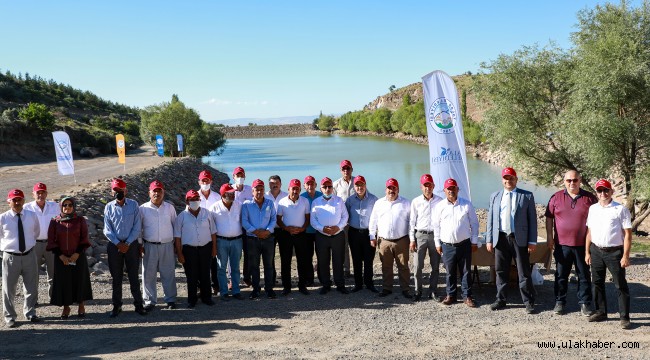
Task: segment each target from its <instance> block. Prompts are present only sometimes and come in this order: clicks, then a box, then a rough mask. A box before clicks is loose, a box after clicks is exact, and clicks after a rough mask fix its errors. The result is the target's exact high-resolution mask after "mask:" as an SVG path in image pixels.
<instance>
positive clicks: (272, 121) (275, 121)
mask: <svg viewBox="0 0 650 360" xmlns="http://www.w3.org/2000/svg"><path fill="white" fill-rule="evenodd" d="M316 118H318V115H308V116H285V117H278V118H239V119H226V120H211V121H209V122H211V123H215V124H223V125H225V126H246V125H248V124H249V123H253V124H257V125H287V124H307V123H308V124H311V123H312V121H314V119H316Z"/></svg>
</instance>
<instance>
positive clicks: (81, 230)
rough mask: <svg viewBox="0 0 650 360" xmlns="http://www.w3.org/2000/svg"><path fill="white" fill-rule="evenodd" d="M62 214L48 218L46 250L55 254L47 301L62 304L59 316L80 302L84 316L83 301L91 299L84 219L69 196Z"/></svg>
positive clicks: (81, 313)
mask: <svg viewBox="0 0 650 360" xmlns="http://www.w3.org/2000/svg"><path fill="white" fill-rule="evenodd" d="M60 206H61V214H60V215H59V216H57V217H55V218H53V219H52V220H51V221H50V227H49V229H48V232H47V250H51V251H52V253H54V285H53V288H52V300H51V301H50V304H52V305H56V306H63V313H62V314H61V319H67V318H68V316H69V315H70V305H72V304H73V303H78V304H79V311H78V315H79V317H84V316H85V315H86V310H85V308H84V301H86V300H92V298H93V293H92V289H91V286H90V271H89V270H88V262H87V261H86V254H85V250H86V249H87V248H88V247H89V246H90V242H88V225H87V224H86V219H84V218H83V217H81V216H77V213H76V206H75V201H74V199H73V198H71V197H66V198H63V199H62V200H61V205H60Z"/></svg>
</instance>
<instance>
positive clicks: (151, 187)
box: [149, 180, 165, 190]
mask: <svg viewBox="0 0 650 360" xmlns="http://www.w3.org/2000/svg"><path fill="white" fill-rule="evenodd" d="M156 189H163V190H164V189H165V187H164V186H163V183H161V182H160V181H158V180H154V181H152V182H151V184H149V190H156Z"/></svg>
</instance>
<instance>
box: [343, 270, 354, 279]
mask: <svg viewBox="0 0 650 360" xmlns="http://www.w3.org/2000/svg"><path fill="white" fill-rule="evenodd" d="M343 276H345V278H346V279H350V278H352V273H350V272H349V271H346V272H345V274H344V275H343Z"/></svg>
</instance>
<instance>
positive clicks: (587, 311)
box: [580, 304, 594, 317]
mask: <svg viewBox="0 0 650 360" xmlns="http://www.w3.org/2000/svg"><path fill="white" fill-rule="evenodd" d="M593 313H594V312H593V310H591V306H589V305H587V304H580V315H582V316H585V317H589V316H591V314H593Z"/></svg>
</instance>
